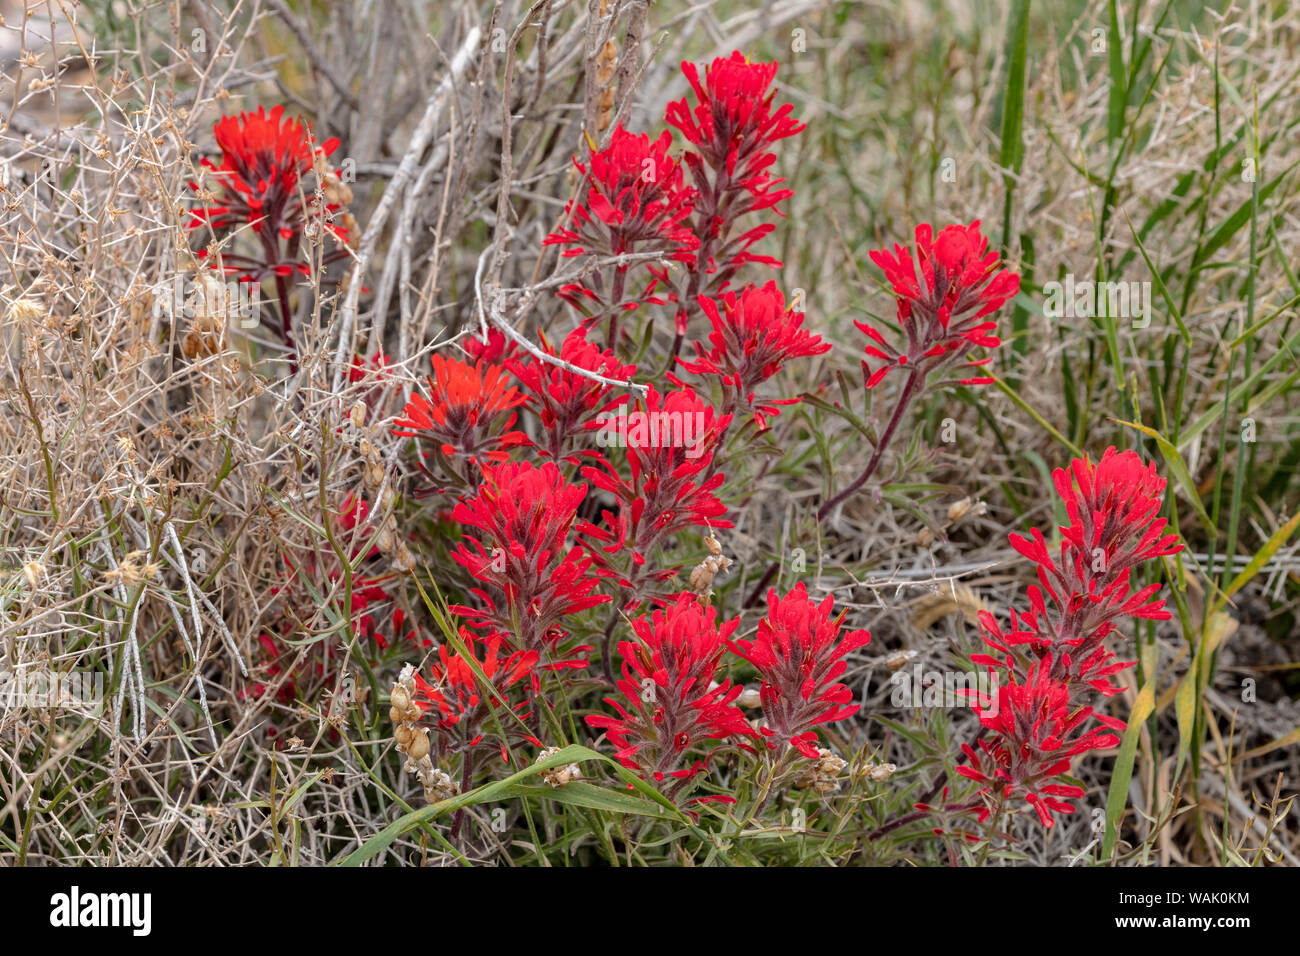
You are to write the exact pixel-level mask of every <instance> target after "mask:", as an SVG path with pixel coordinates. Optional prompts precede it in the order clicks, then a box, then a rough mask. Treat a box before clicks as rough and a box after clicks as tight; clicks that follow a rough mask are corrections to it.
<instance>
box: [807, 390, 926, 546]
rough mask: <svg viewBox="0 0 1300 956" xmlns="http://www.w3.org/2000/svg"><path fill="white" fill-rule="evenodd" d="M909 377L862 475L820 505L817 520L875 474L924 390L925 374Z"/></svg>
mask: <svg viewBox="0 0 1300 956" xmlns="http://www.w3.org/2000/svg"><path fill="white" fill-rule="evenodd" d="M909 371H910V373H911V374H910V375H909V376H908V379H907V384H906V385H904V386H903V392H902V394H901V395H899V396H898V403H897V404H896V405H894V412H893V414H892V415H890V416H889V423H888V424H886V425H885V430H884V431H883V432H882V433H881V435H880V438H879V440H878V441H877V442H876V447H875V449H873V450H872V452H871V458H870V460H868V461H867V466H866V467H865V468H863V469H862V474H860V475H858V477H857V478H855V479H854V480H853V481H852V482H851V483H850V484H849V485H848V486H847V487H845V489H844V490H843V491H841V492H840V493H839V494H838V495H836V496H835V497H833V498H831V499H829V500H828V501H825V502H823V503H822V506H821V507H820V508H818V509H817V520H818V521H821V520H822V519H823V518H825V517H826V516H827V515H828V514H830V513H831V511H833V510H834V509H835V507H836V505H839V504H840V503H841V502H843V501H844V500H845V499H847V498H848V497H849V496H850V495H852V494H853V493H854V492H856V491H857V490H858V489H859V488H861V487H862V486H863V485H865V484H866V483H867V479H868V478H870V477H871V476H872V475H873V474H875V471H876V469H877V468H878V467H879V466H880V462H881V459H882V458H884V455H885V449H886V448H888V447H889V443H890V441H891V440H892V439H893V437H894V433H895V432H896V431H898V426H899V425H900V424H902V421H903V415H904V414H906V412H907V409H908V408H909V407H910V406H911V404H912V400H913V399H914V398H916V396H917V395H919V394H920V393H921V391H922V389H924V388H925V373H924V372H921V371H920V370H919V369H916V368H915V367H914V368H911V369H909Z"/></svg>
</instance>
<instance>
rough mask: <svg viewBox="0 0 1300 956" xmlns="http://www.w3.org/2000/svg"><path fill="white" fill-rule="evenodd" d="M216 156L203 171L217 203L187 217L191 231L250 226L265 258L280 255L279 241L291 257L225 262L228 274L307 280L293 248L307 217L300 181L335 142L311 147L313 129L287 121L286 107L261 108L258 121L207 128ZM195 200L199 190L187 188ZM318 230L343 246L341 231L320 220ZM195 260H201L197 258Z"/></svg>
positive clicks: (230, 120) (330, 207) (246, 118)
mask: <svg viewBox="0 0 1300 956" xmlns="http://www.w3.org/2000/svg"><path fill="white" fill-rule="evenodd" d="M212 130H213V133H214V135H215V136H216V140H217V147H218V148H219V149H220V150H221V165H220V166H217V165H216V164H214V163H213V162H212V161H211V160H209V159H207V158H204V159H203V160H201V162H202V165H203V166H204V167H205V168H207V169H209V170H211V171H212V172H213V174H214V175H215V176H216V177H217V178H218V179H219V181H220V183H221V194H220V196H218V197H216V200H217V201H216V203H215V204H214V205H211V206H207V207H204V208H200V209H194V210H191V211H190V220H191V221H190V228H191V229H198V228H200V227H202V226H203V225H204V224H208V225H211V226H212V228H213V229H214V230H216V231H218V232H223V231H225V230H228V229H234V228H237V227H239V226H242V225H248V226H249V227H250V228H251V229H252V230H253V232H254V233H256V234H258V235H259V236H261V237H262V240H263V244H264V246H265V247H266V250H265V251H268V252H269V251H275V252H277V253H278V252H280V251H281V249H280V246H279V244H278V241H277V240H280V239H283V240H288V241H292V242H293V243H294V244H293V245H292V246H290V247H289V248H288V249H287V250H285V251H286V252H288V253H293V254H294V255H285V256H279V255H277V256H276V257H275V258H273V259H267V258H263V259H259V260H253V259H246V258H242V257H238V256H228V255H223V259H224V260H227V261H229V262H230V263H232V264H231V265H229V266H228V267H227V271H229V272H238V273H240V274H242V275H245V276H248V277H250V278H252V279H254V280H257V279H261V278H262V277H263V276H264V275H267V274H274V275H278V276H288V275H291V274H293V273H294V272H300V273H302V274H303V275H307V274H308V273H309V272H310V268H309V267H308V265H307V264H306V263H305V262H299V261H297V257H296V253H297V247H296V240H297V239H299V238H300V237H301V233H302V230H303V228H304V227H305V226H306V224H307V221H308V218H309V212H310V210H309V209H308V207H307V206H305V205H304V202H303V200H304V197H311V196H312V195H313V193H314V190H313V189H311V188H307V189H304V188H303V187H302V186H301V181H302V180H303V179H304V178H305V177H306V176H307V175H308V174H309V173H312V172H314V171H315V170H316V169H317V167H318V164H323V163H324V160H325V158H326V157H328V156H329V155H330V154H331V153H333V152H334V150H336V149H338V145H339V141H338V140H337V139H327V140H325V142H323V143H317V142H316V140H315V139H314V138H313V137H312V134H311V129H310V127H308V126H307V124H305V123H304V122H302V120H295V119H289V118H285V116H284V107H283V106H277V107H275V108H274V109H272V110H271V112H270V113H269V114H268V113H267V112H266V108H265V107H262V106H259V107H258V108H257V112H256V113H240V114H239V115H238V116H223V117H222V118H221V119H220V120H218V121H217V123H216V124H215V125H214V126H213V128H212ZM190 188H192V189H194V190H195V191H196V192H197V191H199V189H200V187H199V184H198V183H190ZM339 208H340V206H339V204H337V203H327V204H326V206H325V209H326V211H327V212H329V213H333V212H337V211H338V210H339ZM324 228H325V230H326V231H327V232H329V233H330V234H331V235H333V236H334V237H335V238H336V239H338V240H339V241H340V242H342V243H346V242H347V239H348V236H347V230H346V229H345V228H343V227H342V226H341V225H336V224H335V223H333V222H331V221H329V217H325V221H324ZM203 254H204V253H203V252H200V255H203Z"/></svg>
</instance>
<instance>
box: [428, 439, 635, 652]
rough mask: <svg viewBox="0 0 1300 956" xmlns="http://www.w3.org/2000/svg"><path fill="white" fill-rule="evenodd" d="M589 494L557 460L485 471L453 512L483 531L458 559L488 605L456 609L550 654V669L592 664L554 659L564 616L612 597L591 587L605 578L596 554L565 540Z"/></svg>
mask: <svg viewBox="0 0 1300 956" xmlns="http://www.w3.org/2000/svg"><path fill="white" fill-rule="evenodd" d="M586 494H587V486H586V485H584V484H569V483H568V482H566V481H565V480H564V477H563V476H562V475H561V474H560V470H559V468H557V467H556V466H555V464H554V463H552V462H546V463H545V464H543V465H542V466H541V467H534V466H533V465H531V464H529V463H528V462H506V463H504V464H501V465H497V466H495V467H489V468H486V469H484V472H483V481H482V483H481V484H480V485H479V486H478V490H477V491H476V492H475V494H474V495H472V496H471V497H469V498H466V499H464V500H462V501H460V502H459V503H458V504H457V505H456V507H455V509H454V510H453V511H452V518H453V519H454V520H456V521H459V522H460V523H461V524H462V525H464V526H465V527H466V528H469V529H476V530H477V531H478V532H479V534H478V535H477V536H475V535H472V534H466V535H465V541H464V543H462V544H461V545H459V546H458V547H457V548H456V550H455V551H454V552H453V553H452V557H453V559H455V561H456V562H457V563H458V564H460V565H461V566H462V567H464V568H465V569H466V570H467V571H469V573H470V574H472V575H473V576H474V578H475V579H476V580H477V581H478V582H479V583H480V584H481V585H482V586H481V587H478V588H475V589H474V593H475V594H476V595H477V596H478V597H479V599H480V600H481V601H482V602H483V604H484V605H485V606H484V608H471V607H461V606H457V607H453V608H452V611H454V612H455V613H457V614H462V615H464V616H465V617H467V618H469V619H471V621H472V622H475V623H476V625H477V626H487V625H491V626H492V627H495V628H499V629H500V630H502V631H504V632H505V633H506V635H507V636H508V637H509V638H510V640H511V641H512V643H513V646H515V647H516V648H519V649H523V650H532V651H538V652H545V653H546V654H547V657H546V658H544V661H545V664H546V665H547V666H549V667H565V666H585V665H584V664H582V663H581V662H575V661H573V660H567V661H562V660H557V659H553V652H554V649H555V647H556V645H557V644H558V643H559V642H560V640H562V639H563V637H564V636H565V635H564V634H563V632H562V631H560V630H559V627H558V625H559V623H560V621H561V620H563V618H564V617H565V616H567V615H569V614H576V613H578V612H579V611H585V610H586V609H588V608H591V607H595V606H596V605H597V604H603V603H605V602H606V601H608V600H609V598H608V597H607V596H605V595H602V594H594V593H592V592H593V591H595V589H596V585H597V583H598V578H597V577H595V576H594V575H592V574H590V573H589V571H590V568H591V565H592V561H591V558H590V557H587V556H585V553H584V551H583V549H582V548H581V547H580V546H576V545H575V546H574V547H572V548H570V547H568V546H567V543H566V542H567V538H568V535H569V532H570V531H571V529H572V528H573V522H574V517H575V516H576V515H577V512H578V507H579V506H580V505H581V504H582V500H583V498H584V497H585V496H586ZM581 650H585V648H583V649H581Z"/></svg>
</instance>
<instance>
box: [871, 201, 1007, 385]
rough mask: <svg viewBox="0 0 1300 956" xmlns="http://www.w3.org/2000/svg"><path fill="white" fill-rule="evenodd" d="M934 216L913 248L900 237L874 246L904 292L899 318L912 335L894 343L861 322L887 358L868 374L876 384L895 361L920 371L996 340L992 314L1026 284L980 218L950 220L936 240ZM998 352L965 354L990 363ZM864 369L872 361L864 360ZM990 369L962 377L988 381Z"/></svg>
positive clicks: (899, 293)
mask: <svg viewBox="0 0 1300 956" xmlns="http://www.w3.org/2000/svg"><path fill="white" fill-rule="evenodd" d="M931 236H932V232H931V228H930V225H929V223H922V224H921V225H919V226H917V227H916V249H915V255H914V253H913V250H912V249H909V248H908V247H906V246H902V245H895V246H894V251H893V253H892V254H891V253H889V252H886V251H884V250H880V251H877V252H872V253H871V261H872V262H874V263H875V264H876V265H878V266H879V267H880V268H881V269H883V270H884V272H885V275H886V277H887V278H888V279H889V282H890V285H892V286H893V289H894V295H895V296H896V297H897V299H898V322H899V325H901V326H902V327H903V331H904V333H905V334H906V336H907V343H906V346H905V347H904V348H903V349H901V350H900V349H897V348H895V347H894V346H892V345H890V344H889V343H888V342H887V341H886V339H885V337H884V336H883V335H882V334H881V333H880V332H879V331H878V330H877V329H875V328H874V327H872V326H871V325H870V324H868V323H865V322H855V323H854V324H855V325H857V327H858V328H859V329H861V330H862V331H863V332H864V333H866V335H867V337H868V338H870V339H871V340H872V342H874V343H875V344H874V345H868V346H867V347H866V349H865V351H866V353H867V355H869V356H871V357H872V358H876V359H880V360H882V361H883V362H884V363H885V364H883V365H881V366H880V367H879V368H877V369H876V370H875V371H874V372H872V373H871V374H870V376H869V377H868V378H867V387H868V388H873V387H874V386H875V385H876V384H878V383H879V382H880V380H881V379H882V378H884V377H885V375H886V374H887V373H888V372H889V370H890V369H892V368H909V367H910V368H912V369H915V370H917V372H919V373H922V374H928V373H929V372H932V371H935V370H936V369H938V368H940V367H943V366H948V365H950V364H951V363H954V362H958V361H960V360H961V359H964V358H966V357H967V356H968V354H969V353H970V351H971V350H972V349H975V348H997V347H998V346H999V345H1001V344H1002V340H1001V339H999V338H998V336H997V323H996V322H995V321H993V320H992V319H989V318H988V317H989V316H990V315H992V314H993V313H994V312H996V311H997V310H998V309H1000V308H1001V307H1002V305H1003V303H1005V302H1006V301H1007V300H1008V299H1010V298H1011V297H1012V296H1014V295H1015V294H1016V292H1018V291H1019V289H1020V276H1019V275H1018V274H1017V273H1015V272H1012V271H1011V270H1010V269H1003V268H1000V265H1001V263H1000V261H999V259H998V254H997V253H996V252H989V251H988V245H989V242H988V239H986V238H985V237H984V236H983V235H982V234H981V233H980V224H979V220H976V221H975V222H972V223H971V224H970V225H969V226H945V227H944V228H943V229H942V230H941V231H940V232H939V235H938V236H937V237H935V238H934V239H933V241H932V239H931ZM990 361H992V356H989V357H986V358H983V359H976V360H972V361H967V362H965V363H963V367H972V366H981V365H987V364H988V363H989V362H990ZM863 368H864V370H865V369H866V365H865V363H864V365H863ZM991 382H992V379H990V378H988V377H978V376H977V377H972V378H965V379H962V380H961V384H963V385H987V384H990V383H991Z"/></svg>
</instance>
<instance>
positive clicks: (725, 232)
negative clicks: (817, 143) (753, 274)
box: [665, 51, 804, 341]
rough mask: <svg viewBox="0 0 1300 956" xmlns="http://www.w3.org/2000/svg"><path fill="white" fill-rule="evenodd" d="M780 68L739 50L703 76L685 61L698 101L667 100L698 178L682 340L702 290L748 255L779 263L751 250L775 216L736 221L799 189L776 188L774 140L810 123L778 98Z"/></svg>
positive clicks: (680, 319)
mask: <svg viewBox="0 0 1300 956" xmlns="http://www.w3.org/2000/svg"><path fill="white" fill-rule="evenodd" d="M776 71H777V64H776V63H751V62H750V61H749V60H748V58H746V57H745V56H744V55H743V54H741V53H740V52H739V51H736V52H733V53H732V54H731V56H730V57H725V58H724V57H719V58H718V59H715V60H714V61H713V62H712V63H711V64H710V65H709V66H708V67H706V68H705V74H704V82H703V83H701V82H700V75H699V70H698V69H697V68H696V66H695V64H693V63H686V62H683V63H682V72H683V73H684V74H685V75H686V79H687V80H689V81H690V84H691V88H692V90H693V91H694V93H695V104H694V106H691V105H690V104H689V102H688V100H686V99H683V100H680V101H678V102H676V103H669V104H668V108H667V110H666V112H665V120H666V121H667V123H668V124H669V125H670V126H673V127H675V128H676V129H678V130H680V131H681V133H682V135H683V136H684V137H685V138H686V140H687V141H689V142H690V143H691V144H692V146H693V147H694V150H693V151H690V152H687V153H686V154H685V156H684V162H685V163H686V164H687V166H689V168H690V171H691V178H692V179H693V181H694V183H695V190H696V193H697V196H696V199H695V205H694V216H693V220H694V229H695V232H696V233H697V234H698V235H699V237H700V239H701V245H700V248H699V252H698V253H697V255H696V256H695V258H694V261H693V263H692V267H691V271H690V276H689V279H688V280H687V285H686V288H685V290H684V291H682V292H681V293H680V294H678V295H675V296H674V297H675V298H676V299H677V301H678V302H679V303H680V306H679V309H678V313H677V334H678V336H679V341H680V336H681V335H683V334H684V333H685V331H686V323H687V321H688V318H689V313H690V310H691V309H693V308H694V307H695V304H696V300H697V296H699V295H701V294H716V293H718V292H720V291H722V290H723V289H725V288H726V286H727V284H728V283H729V282H730V280H731V278H732V276H733V275H734V274H735V272H736V271H737V270H738V269H739V268H740V267H741V266H742V265H744V264H745V263H746V262H756V263H761V264H764V265H770V266H780V264H781V263H780V261H779V260H777V259H774V258H772V257H770V256H761V255H756V254H754V253H752V252H750V248H751V247H752V246H753V245H754V243H756V242H758V241H759V240H760V239H762V238H763V237H764V236H766V235H767V234H768V233H769V232H771V231H772V230H773V229H774V228H775V225H774V224H773V223H771V222H763V223H760V224H758V225H755V226H752V227H750V228H749V229H747V230H745V231H740V230H739V229H738V227H737V220H738V219H740V218H741V217H743V216H745V215H747V214H749V213H753V212H759V211H762V210H767V209H771V210H772V211H773V212H778V213H779V210H778V209H777V205H778V204H779V203H780V202H782V201H783V200H785V199H788V198H789V197H790V196H792V195H793V194H794V192H793V190H790V189H778V188H776V187H778V186H779V185H780V184H781V183H782V182H783V180H781V179H773V178H772V177H771V174H770V173H769V172H768V170H769V169H770V168H771V166H772V164H773V163H775V162H776V156H775V155H774V154H773V153H771V152H769V151H768V147H770V146H772V145H773V144H775V143H777V142H778V141H780V140H782V139H786V138H788V137H791V136H794V135H796V134H798V133H800V132H802V130H803V129H804V126H803V124H802V123H800V122H798V121H797V120H796V119H795V118H794V117H793V116H792V115H791V113H792V111H793V107H792V106H791V105H790V104H788V103H785V104H782V105H781V106H779V107H777V106H775V105H774V98H775V91H774V90H772V81H773V80H774V79H775V78H776Z"/></svg>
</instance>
